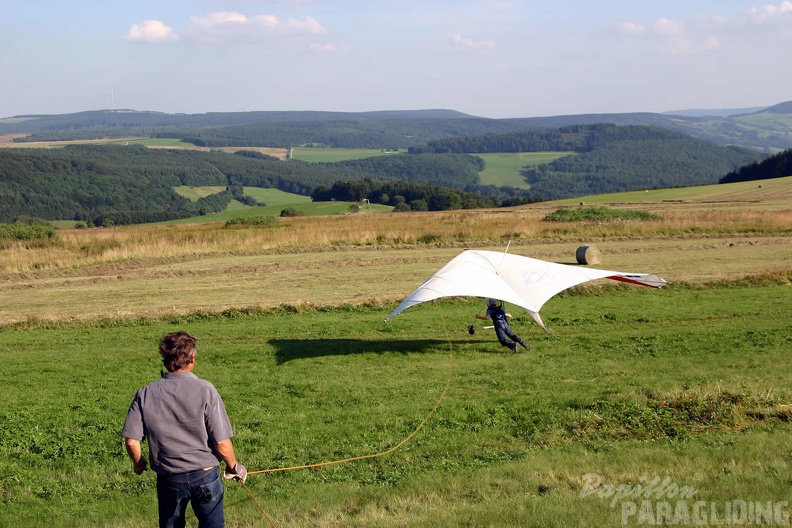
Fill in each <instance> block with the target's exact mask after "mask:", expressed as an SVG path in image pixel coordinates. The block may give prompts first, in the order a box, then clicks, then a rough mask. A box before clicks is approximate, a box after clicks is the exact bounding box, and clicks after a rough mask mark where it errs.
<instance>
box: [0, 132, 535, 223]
mask: <svg viewBox="0 0 792 528" xmlns="http://www.w3.org/2000/svg"><path fill="white" fill-rule="evenodd" d="M481 167H482V164H481V159H480V158H476V157H473V156H468V155H439V154H423V155H415V156H387V155H386V156H378V157H376V158H370V159H363V160H355V161H347V162H340V163H316V164H312V163H306V162H299V161H289V162H285V161H281V160H278V159H276V158H273V157H270V156H266V155H263V154H260V153H257V152H253V151H239V152H237V153H234V154H228V153H225V152H219V151H214V152H195V151H187V150H178V149H173V150H171V149H148V148H146V147H144V146H140V145H133V146H117V145H101V146H100V145H70V146H67V147H64V148H62V149H0V222H12V221H14V220H16V219H17V218H19V217H22V216H24V217H33V218H42V219H47V220H64V219H68V220H75V221H84V222H86V223H91V224H94V225H99V226H101V225H111V224H114V225H121V224H131V223H146V222H157V221H164V220H171V219H177V218H185V217H189V216H195V215H202V214H210V213H214V212H218V211H222V210H224V209H225V208H226V207H227V206H228V204H229V203H230V202H231V200H235V199H236V200H239V201H241V202H243V203H245V204H246V205H252V201H251V200H250V199H249V197H245V196H244V194H243V193H242V189H243V187H261V188H277V189H280V190H283V191H285V192H290V193H295V194H301V195H305V196H311V195H312V193H314V191H315V190H316V189H317V188H322V187H323V186H324V187H327V188H331V187H332V185H333V184H334V183H336V182H349V181H361V180H365V179H369V180H370V181H375V180H377V181H388V182H397V181H402V182H403V190H402V192H401V194H400V196H402V197H404V198H405V200H406V203H407V205H408V206H409V207H415V208H417V209H420V208H422V207H423V205H422V203H421V202H419V203H417V204H415V205H413V204H412V203H411V202H412V200H413V199H415V200H425V201H426V202H427V204H431V207H432V208H436V207H438V204H442V203H445V204H446V207H457V206H459V207H462V206H463V205H461V204H465V205H464V206H468V207H470V206H474V205H475V204H486V206H492V205H493V204H494V205H499V204H501V203H502V202H503V201H505V203H514V202H513V201H514V200H515V199H516V200H527V199H528V198H526V196H525V195H526V194H527V193H525V192H520V191H519V190H515V189H508V188H507V189H503V190H501V189H500V188H496V187H490V186H481V185H480V184H479V179H478V170H479V169H480V168H481ZM180 185H187V186H223V187H225V188H226V190H225V191H224V192H221V193H217V194H214V195H210V196H207V197H204V198H201V199H200V200H198V201H196V202H192V201H190V200H189V199H187V198H184V197H182V196H180V195H179V194H178V193H176V192H175V191H174V187H176V186H180ZM422 185H423V186H430V187H427V188H426V189H423V190H421V189H422V187H421V186H422ZM431 186H433V187H431ZM440 187H443V188H445V189H446V190H445V191H442V192H441V191H440V190H439V189H440ZM452 190H455V192H452ZM476 192H479V193H480V194H481V195H482V198H481V199H480V200H476V199H474V198H473V197H471V196H469V195H470V194H471V193H476ZM390 194H392V195H393V196H396V195H397V194H399V193H398V192H390ZM320 195H321V193H319V194H317V197H318V196H320ZM439 196H446V197H445V198H439ZM452 196H453V198H450V197H452ZM457 196H459V197H460V198H459V199H456V197H457ZM413 197H414V198H413ZM330 199H337V198H330ZM426 207H427V208H428V207H429V205H427V206H426Z"/></svg>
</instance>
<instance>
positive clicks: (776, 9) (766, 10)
mask: <svg viewBox="0 0 792 528" xmlns="http://www.w3.org/2000/svg"><path fill="white" fill-rule="evenodd" d="M748 13H749V14H750V15H751V17H753V18H754V20H757V21H759V22H765V21H767V20H769V19H770V18H772V17H776V16H780V15H783V14H784V13H792V2H790V0H784V1H783V2H781V3H780V4H778V5H774V4H767V5H764V6H761V7H752V8H751V9H749V10H748Z"/></svg>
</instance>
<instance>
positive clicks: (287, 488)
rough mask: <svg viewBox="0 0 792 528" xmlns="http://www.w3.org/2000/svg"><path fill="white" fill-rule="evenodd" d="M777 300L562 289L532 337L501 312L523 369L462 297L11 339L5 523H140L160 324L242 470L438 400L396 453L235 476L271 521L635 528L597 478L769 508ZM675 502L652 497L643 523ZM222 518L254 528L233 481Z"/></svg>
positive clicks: (381, 427)
mask: <svg viewBox="0 0 792 528" xmlns="http://www.w3.org/2000/svg"><path fill="white" fill-rule="evenodd" d="M788 288H789V286H785V285H777V286H773V285H766V286H759V287H724V288H701V289H697V288H693V289H687V288H682V289H674V288H671V289H668V290H665V291H657V290H648V289H638V288H635V287H624V288H617V289H611V290H606V291H604V292H601V293H600V294H597V295H582V296H581V295H564V296H560V297H557V298H554V299H553V300H551V301H550V302H549V303H548V304H547V305H546V307H545V308H544V310H543V313H544V316H545V322H546V323H547V324H548V325H549V326H550V328H551V330H552V331H553V334H551V335H545V334H543V333H542V332H541V331H540V330H539V328H538V327H537V326H536V325H535V324H534V323H533V322H532V321H531V320H530V319H529V318H528V317H527V316H520V317H518V319H517V320H516V321H515V323H514V328H515V330H516V331H517V332H518V334H520V335H521V336H523V337H524V338H525V339H527V341H528V342H529V343H530V344H531V345H532V346H533V350H532V351H530V352H528V353H523V354H519V355H514V354H511V353H508V352H506V351H505V349H502V348H501V347H500V346H499V345H498V343H497V342H496V341H495V340H494V336H493V335H492V334H491V330H483V329H480V330H479V331H477V332H476V334H475V335H472V336H471V335H469V334H468V332H467V331H466V326H467V325H468V324H469V322H470V321H471V319H472V315H473V313H475V312H476V311H477V310H479V309H480V306H479V303H478V302H475V301H472V302H471V301H460V300H456V301H454V300H451V301H446V302H439V303H430V304H425V305H421V306H418V307H414V308H411V309H410V310H408V311H406V312H405V313H404V314H402V315H400V316H398V317H396V318H394V319H392V320H391V321H390V322H388V323H383V322H382V319H383V317H384V316H385V315H386V314H387V310H383V309H365V308H360V309H332V310H318V311H298V312H290V311H289V310H275V311H272V312H269V313H261V314H258V315H256V314H251V315H245V314H244V313H243V312H237V313H236V314H234V313H233V312H229V313H228V314H227V315H226V316H222V315H219V314H218V316H216V317H207V316H206V315H204V316H198V317H189V316H187V317H183V318H170V317H169V318H165V319H161V320H158V319H149V320H146V319H141V320H137V321H133V322H127V323H121V322H119V323H116V324H96V325H91V324H87V325H68V324H67V325H65V326H63V327H60V328H59V327H57V326H55V327H46V326H44V327H40V328H29V329H28V330H25V331H13V330H8V329H7V330H5V331H3V332H0V362H1V363H2V365H3V369H2V372H1V373H0V417H2V423H3V427H2V429H0V503H1V504H2V508H0V525H3V526H11V525H17V526H26V527H37V526H42V527H44V526H47V527H52V526H73V527H88V526H124V527H137V526H141V527H142V526H151V525H153V524H156V508H155V507H154V504H155V491H154V476H153V474H151V472H147V473H145V474H144V475H142V476H136V475H134V474H133V473H132V470H131V464H130V463H129V462H128V460H126V458H125V454H124V453H123V447H122V444H121V441H120V438H119V436H118V432H119V430H120V428H121V425H122V422H123V417H124V414H125V412H126V407H127V406H128V404H129V402H130V401H131V399H132V396H133V395H134V392H135V390H137V388H139V387H140V386H142V385H144V384H146V383H148V382H149V381H152V380H153V379H155V378H157V377H158V376H159V370H160V367H161V365H160V363H159V361H158V354H157V352H156V344H157V339H158V338H159V336H160V335H161V334H163V333H165V332H168V331H172V330H176V329H186V330H188V331H190V332H191V333H193V334H194V335H195V336H196V337H197V338H198V346H199V352H198V360H197V366H196V373H197V374H198V375H199V376H201V377H204V378H206V379H208V380H210V381H211V382H212V383H214V384H215V385H216V386H217V387H218V389H219V390H220V392H221V393H222V394H223V395H224V399H225V402H226V406H227V408H228V411H229V414H230V417H231V419H232V423H233V425H234V427H235V443H236V447H237V451H238V454H239V457H240V460H242V461H243V463H244V464H246V466H247V467H248V469H249V470H250V471H261V470H266V469H274V468H282V467H289V466H294V465H303V464H312V463H319V462H326V461H336V460H339V459H343V458H346V457H354V456H362V455H368V454H377V453H380V452H383V451H385V450H387V449H389V448H391V447H392V446H394V445H396V444H397V443H398V442H400V441H402V440H403V439H405V438H406V437H407V436H408V435H410V433H412V432H413V431H414V430H415V429H416V428H417V427H418V426H419V424H420V423H421V421H422V420H423V419H424V418H425V417H426V416H427V415H428V414H429V412H430V410H431V409H432V408H433V406H434V405H435V404H436V403H437V402H438V401H439V400H440V398H441V396H442V394H443V390H444V387H445V386H446V384H447V383H448V384H449V385H448V386H449V389H448V392H447V393H446V395H445V397H444V399H442V401H440V405H439V408H438V410H437V412H436V414H434V415H433V416H432V417H431V418H430V419H429V420H428V422H427V423H426V425H425V426H424V427H423V428H422V429H421V430H420V431H418V433H417V434H416V435H415V436H414V437H413V438H412V439H411V440H410V441H408V442H407V443H406V444H405V445H404V446H403V447H401V448H400V449H398V450H397V451H395V452H393V453H391V454H388V455H385V456H381V457H377V458H373V459H370V460H362V461H357V462H349V463H342V464H336V465H331V466H328V467H324V468H317V469H312V470H308V469H302V470H293V471H286V472H277V473H274V474H269V475H267V474H261V475H252V476H251V477H249V479H248V485H249V488H250V492H251V493H252V494H253V496H254V497H255V498H256V500H257V501H259V502H260V503H261V505H262V507H264V508H265V510H266V511H267V512H268V514H269V515H270V516H271V517H272V518H273V519H274V520H275V522H276V525H277V526H293V527H297V526H371V527H374V526H384V525H387V526H425V527H430V526H461V525H465V526H515V527H516V526H548V527H553V526H559V527H562V526H563V527H573V526H583V525H586V526H617V525H621V524H622V522H621V521H622V516H623V515H625V508H627V512H626V513H627V514H628V517H627V519H628V521H630V522H628V523H627V525H637V524H639V523H637V520H638V517H637V514H635V515H632V516H629V512H630V509H629V506H630V505H631V504H633V503H635V502H636V501H634V500H632V501H631V500H629V499H626V498H622V499H619V500H615V499H614V498H613V497H612V493H611V495H608V494H607V489H608V488H598V491H596V492H593V493H592V492H591V491H592V490H591V484H590V483H591V482H592V479H593V478H594V476H597V477H598V478H600V479H601V481H602V482H603V483H605V484H607V485H609V486H613V487H618V486H621V487H622V488H624V487H625V486H635V485H638V484H640V483H642V482H648V481H651V480H652V479H655V478H659V479H669V480H670V482H672V483H673V484H674V485H675V486H677V487H683V486H684V487H688V488H691V489H694V490H695V499H694V500H695V501H704V502H706V504H707V510H706V511H707V515H710V512H711V505H715V508H719V510H718V511H719V512H720V513H721V514H723V511H724V508H725V506H724V504H726V503H729V504H731V503H732V501H745V502H752V503H753V502H761V503H762V504H766V503H768V502H772V503H778V502H781V501H786V500H788V493H789V471H790V464H791V461H790V457H789V454H790V448H789V445H790V441H792V428H790V417H791V416H792V414H790V410H789V409H790V408H789V403H790V398H792V391H790V389H789V387H788V380H789V377H790V375H792V366H790V363H789V362H788V361H787V354H788V350H789V347H790V345H792V341H790V336H792V325H791V323H790V321H792V303H789V302H788V300H789V293H788V291H787V290H788ZM587 486H588V487H587ZM587 490H588V492H589V493H588V494H586V493H587ZM677 499H679V497H675V496H674V495H667V496H666V495H662V494H661V495H659V496H658V497H654V498H652V499H651V500H649V501H648V503H649V506H650V507H651V508H652V516H653V517H652V519H655V518H656V517H655V516H656V515H657V514H658V512H657V509H658V508H661V509H662V508H665V506H663V505H662V504H663V503H670V504H671V505H672V508H675V507H678V500H677ZM637 504H638V505H639V506H640V505H641V503H640V501H639V502H637ZM625 505H626V506H625ZM687 507H688V508H691V509H692V507H693V500H691V501H689V504H688V505H687ZM226 511H227V526H230V527H241V526H263V525H266V521H265V519H264V517H263V514H262V513H261V512H259V511H258V509H257V508H256V506H255V504H254V503H253V502H252V501H251V500H250V498H249V497H248V495H247V494H246V492H245V491H244V489H243V488H242V487H241V486H240V485H238V484H234V483H229V484H227V506H226ZM663 511H664V510H663ZM785 511H786V512H787V513H788V509H787V510H785ZM672 512H673V509H672ZM643 519H644V521H646V519H647V517H646V512H645V511H644V517H643ZM643 524H646V522H644V523H643Z"/></svg>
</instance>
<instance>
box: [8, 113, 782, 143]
mask: <svg viewBox="0 0 792 528" xmlns="http://www.w3.org/2000/svg"><path fill="white" fill-rule="evenodd" d="M743 110H745V111H746V113H736V114H732V113H731V112H732V110H722V111H705V110H702V111H701V112H704V113H708V112H710V113H714V112H720V113H728V114H729V115H726V116H713V115H700V116H697V115H681V114H668V113H651V112H637V113H615V114H575V115H561V116H550V117H531V118H509V119H488V118H482V117H477V116H472V115H469V114H464V113H462V112H457V111H455V110H447V109H434V110H403V111H402V110H393V111H377V112H319V111H302V112H292V111H281V112H271V111H256V112H211V113H206V114H166V113H161V112H140V111H134V110H116V111H110V110H99V111H91V112H80V113H75V114H62V115H26V116H15V117H13V118H6V119H0V135H8V134H14V133H17V134H19V133H27V134H33V136H32V137H31V138H28V140H41V141H53V140H65V139H96V138H100V137H130V136H145V137H149V136H150V137H168V138H178V139H183V140H185V141H189V142H193V143H195V144H197V145H201V146H208V147H233V146H257V147H282V148H289V147H293V146H298V145H305V144H313V145H317V146H327V147H334V148H409V147H417V146H421V145H424V144H426V143H427V142H429V141H433V140H438V139H445V138H454V137H468V136H481V135H485V134H509V133H514V132H524V131H528V130H537V129H553V128H560V127H565V126H572V125H593V124H602V123H608V124H616V125H639V126H657V127H661V128H665V129H667V130H672V131H674V132H679V133H682V134H686V135H689V136H692V137H695V138H698V139H701V140H704V141H708V142H710V143H714V144H716V145H724V146H728V145H734V146H739V147H746V148H751V149H756V150H759V151H762V152H766V153H771V154H772V153H776V152H779V151H781V150H785V149H788V148H792V101H788V102H783V103H780V104H777V105H774V106H771V107H767V108H764V109H761V110H760V111H754V112H751V110H753V109H751V108H747V109H743ZM734 111H736V110H734ZM698 112H699V111H688V112H687V113H688V114H693V113H698Z"/></svg>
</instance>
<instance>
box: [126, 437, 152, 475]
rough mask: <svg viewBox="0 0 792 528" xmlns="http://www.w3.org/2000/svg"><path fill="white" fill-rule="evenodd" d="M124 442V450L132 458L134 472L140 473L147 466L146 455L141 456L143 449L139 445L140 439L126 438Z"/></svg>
mask: <svg viewBox="0 0 792 528" xmlns="http://www.w3.org/2000/svg"><path fill="white" fill-rule="evenodd" d="M124 444H125V445H126V452H127V454H128V455H129V458H131V459H132V464H133V465H134V468H135V474H136V475H140V474H141V473H143V472H144V471H146V469H147V468H148V462H147V461H146V457H144V456H143V449H141V447H140V440H134V439H132V438H127V439H125V441H124Z"/></svg>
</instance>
